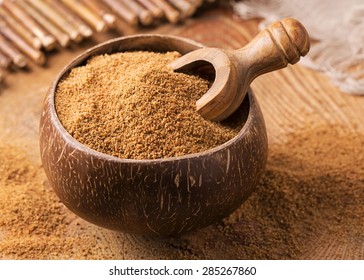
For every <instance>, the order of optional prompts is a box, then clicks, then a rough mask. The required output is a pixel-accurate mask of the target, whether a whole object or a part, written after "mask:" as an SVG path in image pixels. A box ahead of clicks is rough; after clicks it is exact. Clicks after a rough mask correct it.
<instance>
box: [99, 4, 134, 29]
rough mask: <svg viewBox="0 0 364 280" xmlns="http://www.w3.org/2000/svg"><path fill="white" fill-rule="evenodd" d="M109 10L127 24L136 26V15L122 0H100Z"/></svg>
mask: <svg viewBox="0 0 364 280" xmlns="http://www.w3.org/2000/svg"><path fill="white" fill-rule="evenodd" d="M102 1H103V2H104V3H105V4H106V5H108V6H109V7H110V8H111V10H112V11H113V12H114V13H116V14H117V15H118V16H119V17H120V18H121V19H123V20H125V21H126V22H127V23H128V24H130V25H133V26H136V25H137V24H138V15H137V14H136V13H134V12H133V11H131V10H130V9H129V8H128V7H126V6H125V5H124V4H123V3H122V2H119V1H117V0H102Z"/></svg>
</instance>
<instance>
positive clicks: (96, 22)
mask: <svg viewBox="0 0 364 280" xmlns="http://www.w3.org/2000/svg"><path fill="white" fill-rule="evenodd" d="M61 1H62V3H63V4H65V5H66V6H67V7H68V8H69V9H70V10H72V11H73V12H74V13H75V14H77V15H78V16H79V17H81V18H82V19H84V20H85V21H86V22H87V23H88V24H89V25H91V26H92V27H93V28H94V29H95V30H96V31H98V32H100V31H104V30H106V29H107V26H106V24H105V22H104V21H103V20H102V18H100V17H99V16H98V15H96V14H94V13H93V12H92V11H90V9H89V8H87V7H86V6H84V5H82V3H81V2H80V1H77V0H61Z"/></svg>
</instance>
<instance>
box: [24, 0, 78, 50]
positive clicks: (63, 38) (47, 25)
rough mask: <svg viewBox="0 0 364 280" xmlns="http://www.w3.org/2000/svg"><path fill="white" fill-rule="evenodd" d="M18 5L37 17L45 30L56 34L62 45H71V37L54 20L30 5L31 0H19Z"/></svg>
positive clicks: (55, 36) (53, 34)
mask: <svg viewBox="0 0 364 280" xmlns="http://www.w3.org/2000/svg"><path fill="white" fill-rule="evenodd" d="M18 5H19V6H20V7H21V8H22V9H23V11H25V12H26V13H28V15H30V16H31V17H33V18H34V19H36V20H37V22H38V23H39V24H40V25H41V26H42V27H43V28H44V30H47V31H48V32H49V33H50V34H51V35H52V36H54V38H56V40H57V42H58V43H59V44H60V45H61V47H67V46H69V44H70V42H71V39H70V37H69V36H68V35H67V34H66V33H64V32H63V31H62V30H60V29H59V28H58V27H57V26H55V25H54V24H53V22H51V21H50V20H48V18H46V17H45V16H44V15H43V14H41V13H40V12H39V11H38V10H37V9H35V8H34V7H33V6H32V5H30V4H29V1H19V2H18Z"/></svg>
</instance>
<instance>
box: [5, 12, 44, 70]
mask: <svg viewBox="0 0 364 280" xmlns="http://www.w3.org/2000/svg"><path fill="white" fill-rule="evenodd" d="M0 32H1V33H2V35H4V36H5V37H6V38H7V39H8V40H9V41H10V42H12V43H13V44H14V45H15V46H16V47H17V48H18V49H19V50H20V51H22V52H23V53H24V54H25V55H26V56H28V57H29V58H30V59H31V60H33V61H34V62H35V63H37V64H39V65H44V63H45V61H46V59H45V56H44V54H43V53H42V52H41V51H39V50H36V49H34V48H32V46H30V45H29V44H28V43H27V42H26V41H24V40H23V38H21V37H20V36H19V35H18V34H17V33H15V32H14V31H13V30H12V29H10V28H9V26H8V25H7V24H6V22H5V21H4V20H2V19H0Z"/></svg>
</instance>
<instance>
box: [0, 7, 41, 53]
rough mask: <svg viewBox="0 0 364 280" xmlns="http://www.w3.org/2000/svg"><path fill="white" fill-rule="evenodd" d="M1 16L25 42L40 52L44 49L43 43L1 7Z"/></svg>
mask: <svg viewBox="0 0 364 280" xmlns="http://www.w3.org/2000/svg"><path fill="white" fill-rule="evenodd" d="M0 16H1V17H2V18H3V19H4V20H5V21H6V22H7V23H8V25H9V26H10V27H11V28H12V29H13V30H14V31H15V32H17V33H18V34H19V35H20V36H21V37H22V38H23V39H24V40H25V41H27V42H28V43H29V44H30V45H31V46H32V47H33V48H35V49H37V50H39V49H40V48H41V47H42V42H41V41H40V40H39V39H38V38H37V37H35V36H34V35H33V34H32V33H31V32H30V31H29V30H28V29H26V28H25V27H24V26H23V25H22V24H20V23H19V22H18V21H17V20H15V19H14V18H13V17H12V16H11V14H10V13H8V12H6V11H5V10H4V9H3V8H2V7H0Z"/></svg>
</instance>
